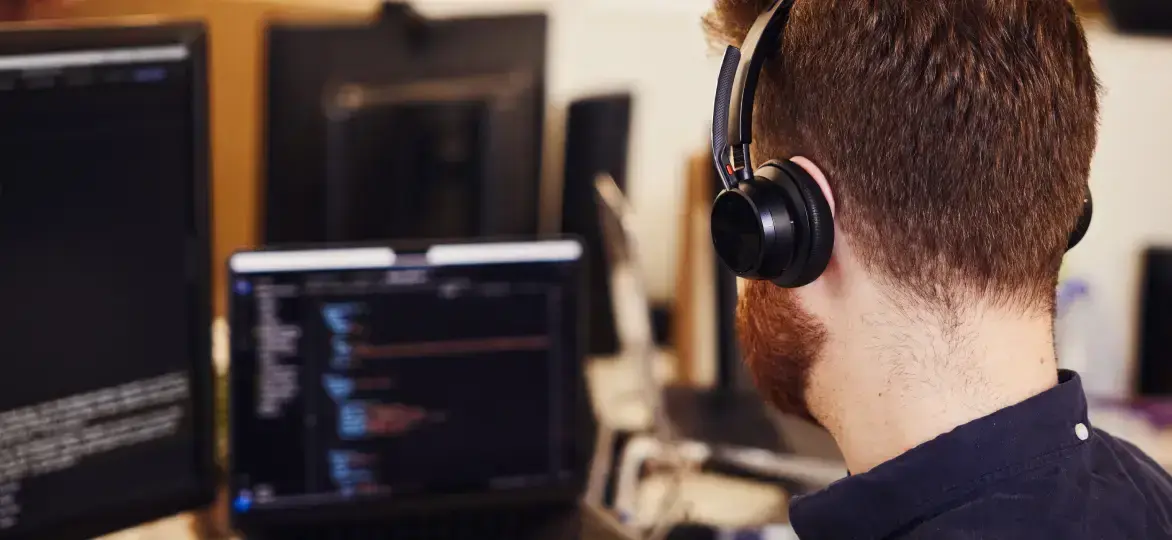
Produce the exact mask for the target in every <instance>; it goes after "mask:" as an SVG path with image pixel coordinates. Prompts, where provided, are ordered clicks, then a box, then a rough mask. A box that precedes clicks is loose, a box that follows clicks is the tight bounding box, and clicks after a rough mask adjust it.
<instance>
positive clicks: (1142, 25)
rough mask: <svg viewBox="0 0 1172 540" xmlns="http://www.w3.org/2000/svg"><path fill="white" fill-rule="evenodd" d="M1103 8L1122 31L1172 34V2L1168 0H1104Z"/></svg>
mask: <svg viewBox="0 0 1172 540" xmlns="http://www.w3.org/2000/svg"><path fill="white" fill-rule="evenodd" d="M1103 8H1104V10H1106V12H1107V15H1108V16H1109V17H1110V19H1111V22H1112V23H1113V24H1114V25H1115V27H1116V28H1118V29H1119V30H1120V31H1123V32H1129V33H1137V34H1160V35H1168V34H1172V2H1168V0H1103Z"/></svg>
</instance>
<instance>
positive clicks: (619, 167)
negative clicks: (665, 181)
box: [562, 94, 631, 355]
mask: <svg viewBox="0 0 1172 540" xmlns="http://www.w3.org/2000/svg"><path fill="white" fill-rule="evenodd" d="M630 131H631V95H630V94H613V95H605V96H594V97H590V98H585V99H581V100H578V101H575V102H574V103H572V104H571V105H570V110H569V114H568V117H567V119H566V161H565V163H566V170H565V187H564V192H563V194H562V197H563V198H562V201H563V202H562V231H564V232H566V233H568V234H574V235H577V236H579V237H581V238H582V240H583V242H584V243H585V245H586V253H587V273H588V275H589V282H590V295H589V296H588V297H587V298H588V299H589V316H588V317H587V332H588V336H589V337H588V339H587V350H588V352H589V354H592V355H606V354H615V353H616V352H618V349H619V345H618V335H617V334H616V331H615V326H614V324H615V323H614V309H613V307H612V305H611V299H610V272H609V271H608V270H607V265H606V251H605V249H604V246H603V244H602V229H601V224H600V223H599V222H598V204H597V200H596V199H595V195H594V179H595V177H597V176H598V175H599V174H609V175H610V176H611V177H612V178H614V181H615V184H617V185H618V186H619V189H626V185H627V153H628V149H629V147H630Z"/></svg>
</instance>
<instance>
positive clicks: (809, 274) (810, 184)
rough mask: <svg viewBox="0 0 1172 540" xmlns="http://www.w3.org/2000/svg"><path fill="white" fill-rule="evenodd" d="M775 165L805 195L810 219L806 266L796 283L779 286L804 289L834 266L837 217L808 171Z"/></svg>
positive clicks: (785, 162) (788, 165) (782, 163)
mask: <svg viewBox="0 0 1172 540" xmlns="http://www.w3.org/2000/svg"><path fill="white" fill-rule="evenodd" d="M774 163H775V164H777V165H779V166H780V168H781V170H782V171H784V172H785V174H786V175H787V176H789V177H790V179H791V180H793V182H794V185H796V186H797V188H798V191H800V192H801V194H802V198H803V199H805V200H804V204H805V205H806V212H807V214H808V215H809V218H810V233H809V234H810V253H809V256H808V257H807V259H806V264H805V265H803V267H802V271H801V272H800V273H798V274H797V275H796V276H794V278H793V279H792V280H790V281H788V282H787V283H778V285H781V286H783V287H790V288H797V287H804V286H806V285H809V284H810V283H813V282H814V280H816V279H818V276H821V275H822V272H823V271H825V270H826V266H827V265H828V264H830V254H831V253H832V252H833V251H834V218H833V213H832V212H831V210H830V203H829V202H828V201H827V200H826V197H825V196H824V195H823V194H822V188H821V187H819V186H818V182H816V181H815V180H814V178H813V177H812V176H810V173H808V172H806V169H803V168H802V167H801V165H798V164H797V163H794V162H792V161H784V162H780V163H776V162H774Z"/></svg>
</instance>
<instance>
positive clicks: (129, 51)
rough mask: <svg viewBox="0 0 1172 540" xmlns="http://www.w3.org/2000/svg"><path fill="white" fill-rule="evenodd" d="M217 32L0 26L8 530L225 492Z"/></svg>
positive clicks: (185, 504) (65, 534)
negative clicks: (219, 357) (209, 92)
mask: <svg viewBox="0 0 1172 540" xmlns="http://www.w3.org/2000/svg"><path fill="white" fill-rule="evenodd" d="M204 58H205V40H204V30H203V28H202V27H201V26H197V25H177V26H152V27H118V28H114V27H108V28H101V29H97V28H91V29H81V28H75V29H68V30H61V29H58V30H44V29H41V30H10V31H5V32H0V119H2V121H0V164H3V165H2V166H3V168H4V172H3V175H0V253H3V264H0V358H2V359H3V362H0V539H4V540H12V539H23V538H55V539H59V538H89V537H93V536H97V535H100V534H104V533H106V532H109V531H113V530H116V529H119V528H124V527H128V526H131V525H134V524H136V523H139V522H143V521H150V520H153V519H156V518H158V517H162V516H164V515H167V514H172V513H175V512H179V511H181V510H185V509H190V508H193V507H196V506H199V505H202V504H205V503H207V502H210V500H211V494H212V482H213V481H214V470H213V461H212V459H213V458H212V455H213V454H212V449H213V438H212V430H211V425H212V424H211V397H210V396H211V384H210V379H211V331H210V328H211V316H210V300H211V299H210V293H209V287H208V275H209V260H210V255H209V252H210V248H209V246H210V241H209V235H208V230H209V227H208V215H209V210H208V198H209V197H208V176H207V175H208V172H207V171H208V167H207V166H208V163H207V144H208V141H207V116H206V73H205V62H204Z"/></svg>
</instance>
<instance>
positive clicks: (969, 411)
mask: <svg viewBox="0 0 1172 540" xmlns="http://www.w3.org/2000/svg"><path fill="white" fill-rule="evenodd" d="M874 298H875V300H876V301H875V302H857V303H855V304H854V306H860V305H869V306H871V309H866V310H859V309H858V307H847V308H846V309H844V310H843V312H841V313H840V316H839V317H835V320H839V321H843V322H844V323H847V324H846V326H847V327H845V328H841V329H832V332H831V334H832V335H833V336H841V337H836V338H831V340H830V342H829V343H827V347H826V349H825V354H824V355H823V357H822V360H821V361H819V362H818V363H817V364H816V366H815V367H814V369H813V371H812V372H811V374H810V376H811V378H810V384H809V386H808V389H807V399H808V402H809V404H810V408H811V410H812V412H813V413H814V415H815V417H817V418H818V420H819V421H820V422H821V423H822V424H823V425H824V426H826V428H827V429H828V430H829V431H830V432H831V434H832V435H833V436H834V438H835V440H836V441H837V443H838V446H839V448H840V449H841V450H842V452H843V455H844V457H845V458H846V462H847V467H848V468H849V470H850V471H851V472H852V473H854V474H859V473H863V472H866V471H868V470H870V469H872V468H874V467H875V466H877V465H879V464H881V463H884V462H886V461H888V460H891V459H893V458H895V457H897V456H899V455H900V454H903V453H904V452H906V451H908V450H910V449H912V448H914V447H916V446H918V445H920V444H923V443H925V442H928V441H930V440H932V439H933V438H935V437H937V436H939V435H942V434H944V433H947V432H949V431H951V430H953V429H955V428H956V427H958V426H961V425H963V424H966V423H969V422H971V421H973V420H976V419H978V418H981V417H984V416H988V415H989V414H992V413H994V412H996V411H998V410H1001V409H1003V408H1005V407H1009V406H1011V405H1015V404H1017V403H1021V402H1022V401H1025V400H1026V399H1029V398H1030V397H1033V396H1035V395H1037V394H1040V393H1042V392H1044V391H1046V390H1048V389H1050V388H1052V387H1054V386H1055V385H1056V384H1057V359H1056V357H1055V353H1054V343H1053V333H1052V332H1053V330H1052V319H1051V317H1050V316H1049V315H1048V314H1045V315H1043V314H1037V315H1024V314H1021V313H1014V312H1012V311H1010V310H1004V309H995V308H974V309H973V310H972V311H970V312H969V313H966V314H963V315H962V316H960V317H959V318H955V317H953V318H949V319H948V320H946V321H945V320H941V319H940V318H939V317H933V316H929V315H925V314H923V313H912V312H908V311H906V310H898V309H892V308H891V305H890V303H889V302H884V301H882V300H879V298H878V296H875V297H874ZM855 300H856V301H857V300H859V298H858V297H857V296H856V297H855ZM878 313H882V314H883V315H877V314H878ZM893 314H895V315H893ZM834 330H840V331H834Z"/></svg>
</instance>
